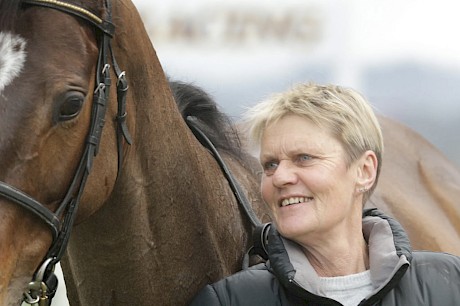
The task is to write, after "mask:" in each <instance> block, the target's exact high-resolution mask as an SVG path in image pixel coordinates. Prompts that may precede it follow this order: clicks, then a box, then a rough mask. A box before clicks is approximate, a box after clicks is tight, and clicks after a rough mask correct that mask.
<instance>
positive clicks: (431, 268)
mask: <svg viewBox="0 0 460 306" xmlns="http://www.w3.org/2000/svg"><path fill="white" fill-rule="evenodd" d="M412 255H413V257H412V260H411V264H410V267H409V269H408V270H407V271H406V273H405V275H404V276H403V278H402V279H401V281H400V283H399V285H398V286H397V287H396V288H394V290H393V291H392V292H393V293H390V294H389V296H390V297H391V296H392V297H391V298H390V300H395V301H399V302H400V303H399V304H400V305H458V301H460V290H459V288H460V257H457V256H454V255H451V254H447V253H436V252H428V251H414V252H413V253H412ZM408 292H410V294H408ZM390 304H391V303H388V305H390ZM391 305H392V304H391Z"/></svg>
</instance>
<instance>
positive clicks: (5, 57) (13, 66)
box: [0, 32, 26, 94]
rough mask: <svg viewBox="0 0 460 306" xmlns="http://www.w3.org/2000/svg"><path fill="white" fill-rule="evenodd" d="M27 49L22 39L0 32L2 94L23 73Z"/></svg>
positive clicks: (0, 84)
mask: <svg viewBox="0 0 460 306" xmlns="http://www.w3.org/2000/svg"><path fill="white" fill-rule="evenodd" d="M25 49H26V41H25V40H24V39H23V38H22V37H20V36H19V35H15V34H11V33H9V32H0V94H1V93H2V91H3V89H5V87H6V86H8V85H9V84H10V83H11V82H12V81H13V80H14V78H16V77H17V76H18V75H19V74H20V73H21V70H22V67H23V66H24V63H25V61H26V51H25Z"/></svg>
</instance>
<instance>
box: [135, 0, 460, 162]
mask: <svg viewBox="0 0 460 306" xmlns="http://www.w3.org/2000/svg"><path fill="white" fill-rule="evenodd" d="M134 3H135V4H136V6H137V7H138V9H139V10H140V12H141V15H142V18H143V19H144V23H145V25H146V27H147V30H148V31H149V34H150V37H151V40H152V42H153V45H154V47H155V49H156V51H157V54H158V57H159V59H160V62H161V63H162V65H163V68H164V69H165V71H166V73H167V74H168V75H169V76H171V77H172V78H174V79H179V80H182V81H188V82H193V83H194V84H196V85H198V86H201V87H203V89H205V90H206V91H208V92H209V93H210V94H211V95H213V96H214V98H215V99H216V101H217V102H218V103H219V104H220V105H221V106H222V107H223V109H224V111H226V112H227V113H228V114H230V115H231V116H233V117H234V118H235V119H236V120H238V119H239V118H240V116H241V114H242V113H243V112H244V110H245V108H246V107H247V106H251V105H253V104H255V103H257V102H258V101H260V100H263V99H264V98H266V97H267V96H269V95H270V94H272V93H274V92H279V91H283V90H285V89H287V88H288V87H289V86H291V85H292V84H295V83H298V82H304V81H315V82H319V83H336V84H339V85H343V86H350V87H353V88H355V89H357V90H358V91H360V92H361V93H363V94H364V95H365V96H366V97H367V98H368V99H369V100H370V102H371V104H373V105H374V106H375V108H376V110H377V111H378V112H380V113H382V114H383V115H385V116H389V117H393V118H395V119H397V120H399V121H402V122H403V123H405V124H407V125H409V126H410V127H411V128H413V129H415V130H416V131H417V132H419V133H421V134H422V135H423V136H425V137H426V138H428V140H429V141H431V142H433V143H434V144H435V145H436V146H437V147H438V148H440V149H441V150H442V151H443V152H444V153H446V154H447V155H448V156H449V158H450V159H451V160H454V161H455V162H456V163H457V164H458V165H460V136H459V135H456V134H460V133H454V132H453V131H454V130H455V129H456V130H459V131H460V89H459V88H460V86H458V82H460V39H459V38H458V35H459V33H458V29H460V18H457V14H458V12H460V2H458V1H453V0H449V1H447V0H439V1H428V0H421V1H415V0H405V1H395V0H385V1H374V0H348V1H344V0H283V1H275V0H271V1H267V0H234V1H223V0H221V1H218V0H189V1H187V2H182V1H178V0H169V1H159V0H148V1H146V0H135V1H134ZM267 20H268V22H267ZM286 20H289V21H290V23H286ZM283 21H284V22H285V23H283ZM276 26H280V27H281V28H282V30H281V32H277V30H276V29H275V27H276ZM178 29H179V30H178ZM277 34H280V35H284V36H283V37H282V38H279V37H278V36H277ZM238 35H239V36H238ZM446 130H447V131H448V133H446Z"/></svg>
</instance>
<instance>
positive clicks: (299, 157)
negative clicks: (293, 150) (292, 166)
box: [298, 154, 312, 163]
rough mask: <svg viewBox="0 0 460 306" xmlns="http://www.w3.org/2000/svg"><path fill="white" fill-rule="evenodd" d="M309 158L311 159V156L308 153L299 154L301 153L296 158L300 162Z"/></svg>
mask: <svg viewBox="0 0 460 306" xmlns="http://www.w3.org/2000/svg"><path fill="white" fill-rule="evenodd" d="M311 159H312V157H311V156H310V155H308V154H301V155H299V156H298V160H299V162H301V163H302V162H307V161H309V160H311Z"/></svg>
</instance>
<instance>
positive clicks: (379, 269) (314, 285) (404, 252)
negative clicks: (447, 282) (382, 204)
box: [267, 209, 412, 295]
mask: <svg viewBox="0 0 460 306" xmlns="http://www.w3.org/2000/svg"><path fill="white" fill-rule="evenodd" d="M363 235H364V237H365V239H366V241H367V242H368V245H369V264H370V272H371V279H372V283H373V285H374V288H376V290H375V292H378V291H381V290H382V289H383V288H385V287H388V286H387V285H388V283H389V282H390V281H391V280H394V278H395V276H396V275H397V277H402V274H403V273H401V272H402V271H405V269H407V267H408V266H409V263H410V261H411V259H412V254H411V246H410V243H409V239H408V237H407V235H406V233H405V232H404V230H403V229H402V227H401V225H400V224H399V223H398V222H397V221H395V220H394V219H392V218H390V217H388V216H386V215H384V214H383V213H381V212H380V211H378V210H377V209H368V210H365V211H364V212H363ZM267 250H268V256H269V262H270V266H271V269H272V270H273V272H274V274H275V275H276V276H277V277H278V279H279V280H280V282H281V283H282V284H283V285H284V286H285V287H288V288H289V287H292V286H293V284H295V285H296V286H300V287H301V288H303V289H304V290H307V291H308V292H310V293H313V294H315V295H322V290H321V288H320V286H319V277H318V275H317V273H316V271H315V270H314V268H313V267H312V266H311V264H310V263H309V261H308V260H307V258H306V257H305V255H304V253H303V251H302V250H301V248H300V246H299V245H298V244H296V243H295V242H293V241H290V240H288V239H285V238H283V237H281V235H280V234H279V233H278V231H277V230H276V227H275V226H274V225H273V224H272V226H271V228H270V231H269V234H268V246H267ZM398 271H399V273H398ZM296 290H297V289H296Z"/></svg>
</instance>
